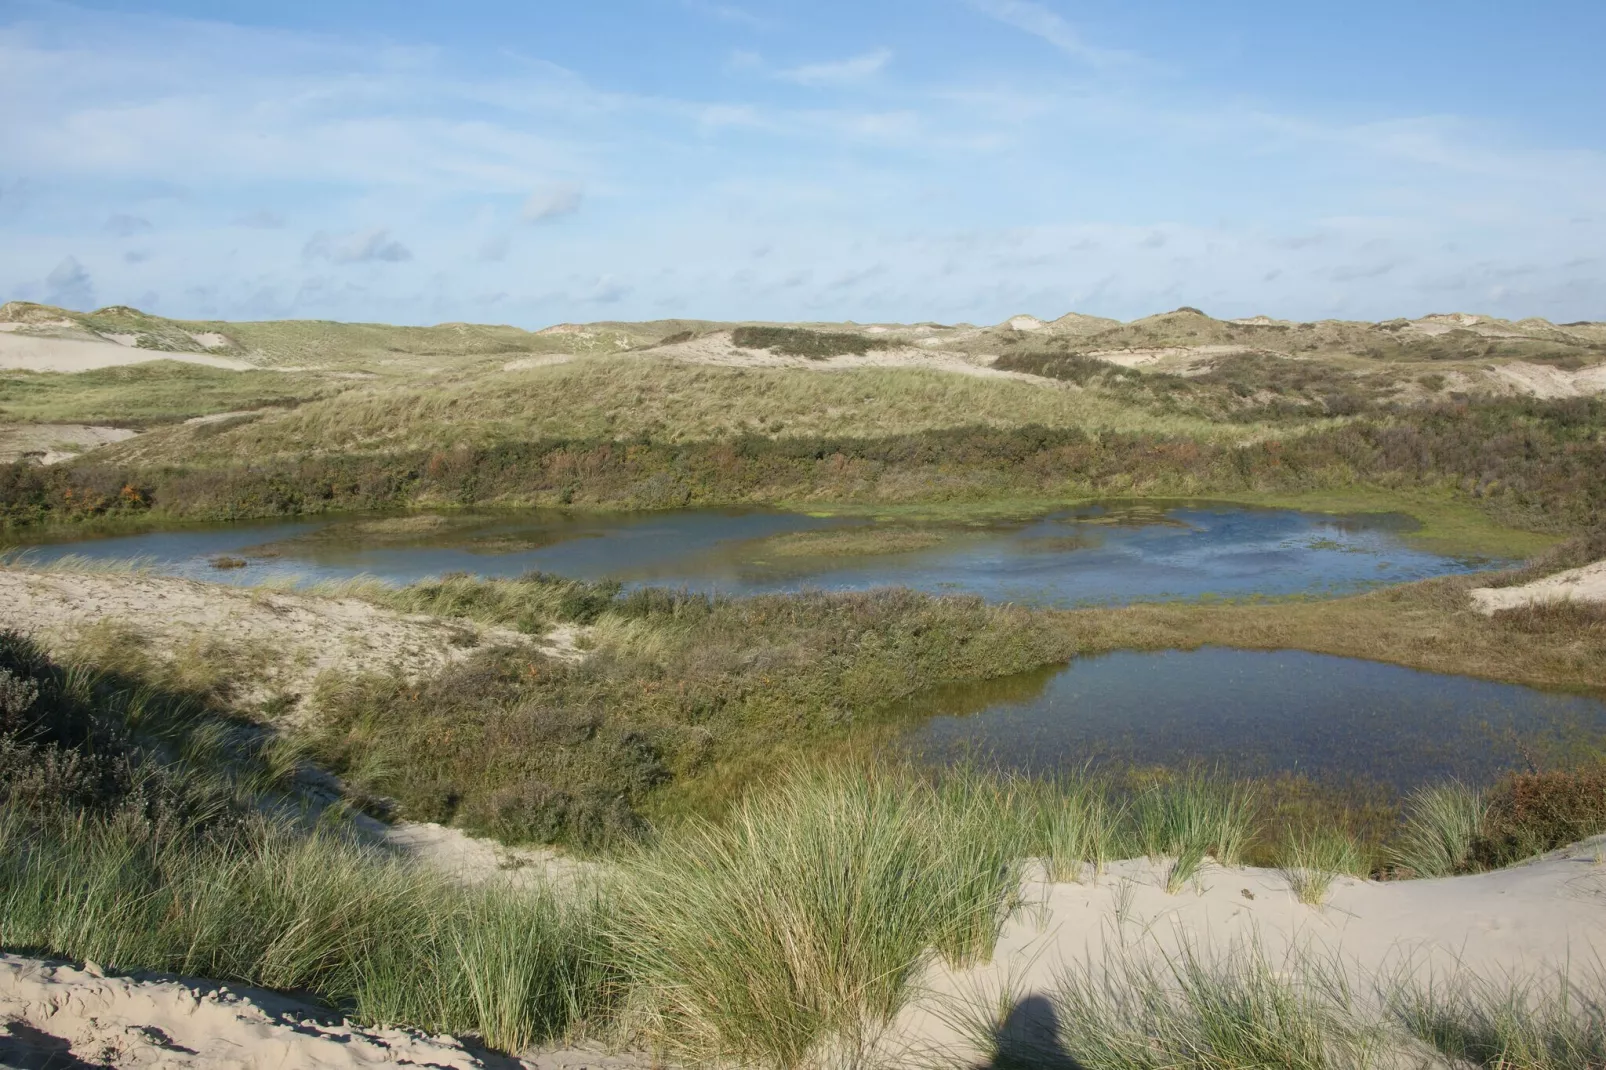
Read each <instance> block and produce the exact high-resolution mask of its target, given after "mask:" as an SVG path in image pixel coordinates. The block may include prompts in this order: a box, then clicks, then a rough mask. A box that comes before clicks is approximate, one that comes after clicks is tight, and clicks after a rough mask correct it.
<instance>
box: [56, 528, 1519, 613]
mask: <svg viewBox="0 0 1606 1070" xmlns="http://www.w3.org/2000/svg"><path fill="white" fill-rule="evenodd" d="M874 526H875V523H874V522H872V521H868V520H864V519H860V518H825V517H814V516H809V515H806V514H803V513H783V512H767V511H754V510H745V511H744V510H718V509H704V510H684V511H679V512H664V513H617V514H598V513H578V512H564V511H559V510H532V511H523V512H517V513H511V512H503V513H492V514H478V515H476V514H452V515H449V516H430V515H427V514H426V515H422V516H418V515H415V516H410V517H401V518H389V519H385V518H344V519H339V520H316V521H295V522H280V523H249V524H234V525H227V526H216V527H205V528H200V527H188V528H179V529H174V530H169V531H157V532H150V533H147V534H141V535H128V536H117V537H107V538H95V539H79V540H75V541H71V542H59V543H54V544H50V545H46V546H40V547H36V548H34V549H32V550H31V551H30V556H32V557H34V558H36V559H38V560H50V559H52V558H55V557H59V556H62V555H64V554H78V555H82V556H84V557H90V558H102V559H104V558H144V559H146V560H147V563H148V564H149V565H150V566H151V567H153V568H155V569H157V570H159V571H163V572H170V573H175V574H178V575H184V576H191V577H195V578H199V579H209V580H220V581H223V582H233V583H254V582H259V581H261V580H263V579H268V578H274V577H282V576H286V575H293V576H298V577H301V578H302V579H304V580H306V581H309V582H311V581H317V580H328V579H342V578H347V577H351V576H357V575H373V576H378V577H381V578H384V579H388V580H394V581H396V582H401V583H407V582H412V581H415V580H419V579H423V578H426V577H430V576H438V575H441V574H443V573H447V572H454V571H462V572H473V573H478V574H481V575H486V576H517V575H519V574H521V573H523V572H526V571H528V570H531V569H539V570H542V571H545V572H552V573H556V574H559V575H563V576H570V577H575V578H581V579H616V580H621V581H624V582H626V583H630V584H661V585H667V586H674V587H682V586H684V587H688V588H692V589H695V590H713V591H718V592H721V593H726V594H736V595H741V594H754V593H760V592H773V591H793V590H798V589H800V588H804V587H815V588H825V589H834V590H855V589H864V588H869V587H879V586H888V585H896V586H905V587H912V588H916V589H918V590H924V591H933V592H962V593H968V594H977V595H980V596H982V597H984V598H987V599H989V600H992V601H997V602H1017V603H1023V604H1028V605H1040V606H1057V607H1067V606H1074V605H1087V604H1104V605H1108V604H1119V603H1123V602H1132V601H1140V600H1152V599H1175V598H1199V597H1202V596H1224V597H1241V596H1246V595H1288V594H1300V593H1312V594H1341V593H1345V592H1352V591H1357V590H1362V589H1365V588H1367V587H1371V586H1376V585H1378V584H1384V583H1399V582H1403V581H1407V580H1416V579H1423V578H1425V577H1429V576H1437V575H1442V574H1444V573H1449V572H1458V571H1467V570H1469V569H1472V568H1477V567H1487V565H1488V564H1489V562H1486V561H1484V562H1476V561H1469V560H1466V559H1461V558H1453V557H1445V556H1442V555H1439V554H1434V553H1429V552H1427V551H1424V550H1420V549H1416V548H1413V547H1412V546H1410V545H1408V544H1407V543H1406V542H1405V541H1404V539H1403V538H1402V536H1403V535H1405V534H1406V533H1407V532H1409V530H1410V529H1411V526H1412V522H1411V521H1410V520H1409V519H1408V518H1405V517H1400V516H1393V515H1386V514H1385V515H1379V514H1371V515H1365V516H1355V517H1341V516H1331V515H1325V514H1317V513H1301V512H1295V511H1292V510H1282V509H1251V508H1244V507H1241V506H1224V505H1214V504H1209V503H1187V502H1182V503H1152V502H1146V503H1140V504H1134V503H1121V502H1112V503H1106V504H1101V505H1087V506H1081V507H1078V508H1075V509H1067V510H1064V511H1061V512H1057V513H1053V514H1050V515H1047V516H1042V517H1037V518H1033V519H1028V520H1016V521H998V522H988V523H981V524H963V525H961V524H954V525H946V526H932V525H927V526H924V527H920V528H917V529H915V530H918V531H920V532H922V533H926V534H928V535H933V536H940V537H941V539H942V541H940V542H938V543H937V544H936V545H934V546H931V547H929V548H926V549H919V550H913V551H906V552H902V553H895V554H875V555H863V556H850V555H843V554H839V553H832V552H822V553H812V552H809V551H808V548H807V547H806V546H805V547H803V548H802V551H803V552H799V548H798V547H797V546H796V545H793V546H791V547H786V546H783V545H779V544H777V543H776V542H775V541H773V540H774V539H775V538H776V537H777V536H783V537H784V536H787V535H794V534H797V533H805V532H819V531H823V530H842V529H858V530H864V529H873V528H874ZM893 527H895V528H897V529H898V530H901V531H904V532H908V531H909V530H910V525H893ZM221 555H227V556H233V557H239V558H242V559H244V560H245V561H246V562H247V565H246V567H244V568H239V569H233V570H228V571H223V570H218V569H215V568H213V567H212V566H211V564H210V562H211V561H212V559H214V558H217V557H219V556H221Z"/></svg>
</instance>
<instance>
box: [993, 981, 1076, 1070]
mask: <svg viewBox="0 0 1606 1070" xmlns="http://www.w3.org/2000/svg"><path fill="white" fill-rule="evenodd" d="M992 1041H993V1043H992V1048H993V1051H994V1053H995V1054H994V1055H993V1058H992V1060H991V1061H989V1062H987V1063H985V1064H983V1065H982V1066H980V1067H977V1070H1083V1067H1082V1064H1081V1063H1078V1062H1077V1061H1076V1060H1075V1059H1073V1058H1071V1056H1070V1054H1069V1053H1068V1052H1067V1051H1066V1050H1065V1048H1064V1047H1063V1046H1062V1045H1061V1044H1060V1036H1059V1018H1058V1016H1057V1015H1055V1013H1054V1005H1053V1004H1052V1003H1050V1002H1049V1001H1048V999H1047V998H1046V997H1044V996H1027V997H1026V998H1025V999H1023V1000H1021V1001H1019V1002H1018V1003H1016V1004H1015V1006H1014V1007H1012V1008H1010V1011H1009V1015H1008V1016H1007V1017H1006V1018H1005V1019H1004V1022H1003V1024H1002V1025H1000V1026H999V1027H998V1028H997V1029H996V1030H995V1031H994V1032H993V1036H992Z"/></svg>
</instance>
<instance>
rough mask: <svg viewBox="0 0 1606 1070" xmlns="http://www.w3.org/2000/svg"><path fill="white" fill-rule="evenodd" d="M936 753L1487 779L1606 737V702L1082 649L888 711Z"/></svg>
mask: <svg viewBox="0 0 1606 1070" xmlns="http://www.w3.org/2000/svg"><path fill="white" fill-rule="evenodd" d="M891 712H892V713H893V714H894V715H895V716H899V717H905V718H909V719H910V720H911V723H917V727H915V728H913V729H911V730H910V731H909V733H908V734H907V735H906V736H904V738H903V739H902V741H901V746H903V747H905V748H907V749H908V750H909V751H910V752H913V753H914V754H916V755H918V756H920V757H922V758H923V759H925V760H928V761H934V762H944V763H946V762H954V761H964V760H969V761H976V762H979V763H981V764H984V765H989V766H999V767H1002V768H1005V769H1014V770H1019V771H1023V772H1032V773H1052V772H1055V771H1059V770H1067V771H1068V770H1072V769H1078V768H1080V767H1082V766H1083V765H1084V764H1085V763H1088V762H1094V763H1099V762H1105V761H1110V762H1116V763H1121V764H1125V763H1137V764H1140V765H1150V764H1152V765H1168V766H1183V765H1189V764H1193V763H1203V764H1205V765H1207V766H1210V767H1213V768H1218V769H1222V770H1225V771H1229V772H1232V773H1236V774H1243V775H1262V774H1268V773H1270V774H1276V773H1284V772H1289V773H1304V774H1308V775H1310V776H1311V777H1312V778H1314V779H1318V780H1329V781H1342V780H1349V779H1354V778H1363V779H1367V780H1371V781H1375V782H1379V783H1381V784H1385V785H1388V786H1391V787H1394V788H1396V789H1409V788H1412V787H1415V786H1417V785H1419V784H1422V783H1424V782H1432V781H1438V780H1443V779H1445V778H1448V777H1457V778H1460V779H1464V780H1467V781H1470V782H1474V783H1486V782H1488V781H1490V780H1492V779H1493V778H1494V777H1495V776H1497V775H1498V774H1499V773H1501V772H1503V771H1505V770H1508V769H1513V768H1521V767H1523V765H1524V751H1525V749H1526V748H1527V747H1529V746H1531V745H1534V744H1539V745H1541V746H1543V744H1544V743H1545V742H1547V741H1548V742H1560V741H1565V740H1568V739H1571V738H1575V737H1577V736H1579V735H1584V736H1591V735H1593V736H1595V737H1596V738H1598V734H1599V733H1601V732H1606V702H1602V701H1601V700H1599V699H1597V698H1591V697H1587V696H1581V695H1571V694H1559V693H1553V692H1546V691H1539V690H1536V689H1534V688H1529V687H1519V686H1516V685H1513V684H1501V683H1493V682H1490V681H1487V680H1476V679H1472V678H1470V677H1464V676H1446V675H1440V674H1436V673H1428V672H1418V671H1416V670H1413V669H1406V668H1401V667H1400V666H1397V665H1386V664H1383V663H1380V662H1372V661H1360V660H1356V659H1353V658H1340V657H1330V656H1327V655H1322V654H1309V653H1304V652H1302V651H1292V650H1280V651H1254V650H1230V649H1224V648H1216V647H1205V648H1203V649H1200V650H1191V651H1180V650H1169V651H1161V652H1156V653H1131V652H1123V653H1115V654H1106V655H1101V656H1098V657H1088V658H1079V659H1077V660H1076V661H1074V662H1072V663H1071V664H1070V665H1069V666H1066V667H1063V668H1050V669H1046V670H1041V671H1038V672H1033V673H1027V674H1023V675H1021V676H1013V677H1006V678H1003V679H999V680H990V681H983V682H981V683H975V684H968V685H964V686H960V687H949V688H943V689H939V690H937V691H934V692H930V693H927V694H924V695H921V696H919V697H917V698H915V699H912V700H910V701H908V702H905V703H901V704H900V705H899V706H898V707H897V708H895V709H894V710H892V711H891Z"/></svg>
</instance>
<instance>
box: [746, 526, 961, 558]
mask: <svg viewBox="0 0 1606 1070" xmlns="http://www.w3.org/2000/svg"><path fill="white" fill-rule="evenodd" d="M964 534H965V532H963V531H954V530H942V529H934V528H897V527H886V526H883V525H880V524H876V525H871V526H868V527H863V528H841V529H833V530H828V531H795V532H788V533H787V534H784V535H772V536H770V537H769V538H766V539H760V540H758V541H755V542H752V543H749V544H748V546H747V547H745V548H744V549H745V552H746V553H747V554H748V556H751V557H753V558H755V559H763V558H792V557H873V556H878V555H881V554H906V553H913V552H916V551H919V550H929V549H931V548H932V547H935V546H941V545H943V544H944V543H947V542H950V541H952V540H953V539H955V538H958V537H961V536H963V535H964Z"/></svg>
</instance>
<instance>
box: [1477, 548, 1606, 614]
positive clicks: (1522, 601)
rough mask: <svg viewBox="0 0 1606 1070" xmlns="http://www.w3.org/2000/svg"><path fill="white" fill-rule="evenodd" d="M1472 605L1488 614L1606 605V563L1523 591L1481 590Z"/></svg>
mask: <svg viewBox="0 0 1606 1070" xmlns="http://www.w3.org/2000/svg"><path fill="white" fill-rule="evenodd" d="M1471 594H1472V604H1473V606H1474V607H1476V608H1477V609H1478V610H1480V611H1481V612H1484V613H1494V612H1497V611H1499V610H1502V609H1517V608H1519V607H1522V606H1531V605H1548V604H1550V603H1553V602H1597V603H1606V561H1596V562H1595V563H1594V564H1593V565H1585V566H1583V567H1582V568H1570V569H1568V570H1567V571H1565V572H1558V573H1556V574H1555V575H1553V576H1546V577H1545V578H1544V579H1542V580H1534V581H1533V582H1532V583H1524V584H1522V585H1521V586H1520V587H1477V588H1474V589H1473V590H1472V592H1471Z"/></svg>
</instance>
